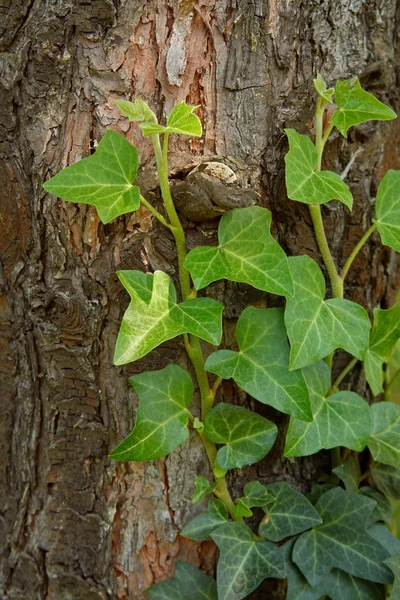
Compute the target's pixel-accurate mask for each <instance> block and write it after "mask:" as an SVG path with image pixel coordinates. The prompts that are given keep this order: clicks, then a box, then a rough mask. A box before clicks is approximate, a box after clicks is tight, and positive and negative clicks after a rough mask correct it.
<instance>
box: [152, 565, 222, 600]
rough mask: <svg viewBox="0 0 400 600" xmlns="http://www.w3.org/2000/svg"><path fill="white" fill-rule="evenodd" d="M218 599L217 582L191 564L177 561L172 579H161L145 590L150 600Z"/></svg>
mask: <svg viewBox="0 0 400 600" xmlns="http://www.w3.org/2000/svg"><path fill="white" fill-rule="evenodd" d="M188 590H190V600H218V595H217V584H216V583H215V581H214V579H212V578H211V577H208V576H207V575H205V574H204V573H202V572H201V571H199V570H198V569H196V567H194V566H193V565H190V564H189V563H185V562H180V561H178V562H177V563H176V565H175V576H174V578H173V579H168V580H167V581H161V582H160V583H156V584H155V585H152V586H151V587H150V588H148V589H147V590H146V593H147V594H148V595H149V597H150V598H151V600H188Z"/></svg>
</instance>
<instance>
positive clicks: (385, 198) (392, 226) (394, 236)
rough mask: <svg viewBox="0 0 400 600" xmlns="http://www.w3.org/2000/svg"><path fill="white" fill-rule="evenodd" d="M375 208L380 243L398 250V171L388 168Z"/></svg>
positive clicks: (399, 239) (399, 212) (399, 231)
mask: <svg viewBox="0 0 400 600" xmlns="http://www.w3.org/2000/svg"><path fill="white" fill-rule="evenodd" d="M375 210H376V217H377V218H376V221H375V223H376V226H377V228H378V231H379V234H380V236H381V239H382V244H385V245H386V246H390V247H391V248H393V249H394V250H396V251H397V252H400V171H393V170H389V171H388V172H387V173H386V175H385V177H384V178H383V179H382V181H381V183H380V185H379V188H378V193H377V195H376V203H375Z"/></svg>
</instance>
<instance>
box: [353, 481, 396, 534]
mask: <svg viewBox="0 0 400 600" xmlns="http://www.w3.org/2000/svg"><path fill="white" fill-rule="evenodd" d="M359 492H360V494H364V496H367V498H371V500H374V501H375V502H376V506H375V508H374V510H373V512H372V515H371V524H372V523H376V522H377V521H383V522H384V523H386V524H387V525H391V523H392V512H393V511H392V505H391V504H390V501H389V500H388V499H387V498H386V496H384V495H383V494H381V492H379V491H378V490H376V489H375V488H372V487H369V486H367V485H366V486H364V487H362V488H361V489H360V490H359Z"/></svg>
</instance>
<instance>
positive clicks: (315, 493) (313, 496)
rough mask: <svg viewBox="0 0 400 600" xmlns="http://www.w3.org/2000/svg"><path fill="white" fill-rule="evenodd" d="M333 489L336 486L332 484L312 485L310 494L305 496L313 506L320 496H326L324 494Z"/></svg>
mask: <svg viewBox="0 0 400 600" xmlns="http://www.w3.org/2000/svg"><path fill="white" fill-rule="evenodd" d="M334 487H336V486H335V485H334V484H333V483H314V485H313V486H312V488H311V492H309V493H308V494H307V498H308V500H309V501H310V502H311V504H312V505H313V506H315V505H316V504H317V502H318V500H319V499H320V498H321V496H323V495H324V494H326V492H329V490H332V489H333V488H334Z"/></svg>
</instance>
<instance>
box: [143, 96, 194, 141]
mask: <svg viewBox="0 0 400 600" xmlns="http://www.w3.org/2000/svg"><path fill="white" fill-rule="evenodd" d="M196 108H199V107H198V106H189V105H188V104H186V103H185V102H183V101H182V102H178V104H175V106H174V108H173V109H172V110H171V112H170V113H169V115H168V117H167V126H166V127H163V126H162V125H158V123H141V124H140V125H139V127H140V128H141V130H142V132H143V135H144V136H147V135H154V134H158V133H178V134H181V135H190V136H191V137H201V135H202V133H203V128H202V126H201V121H200V119H199V117H198V116H197V115H195V114H194V112H193V111H195V110H196Z"/></svg>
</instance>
